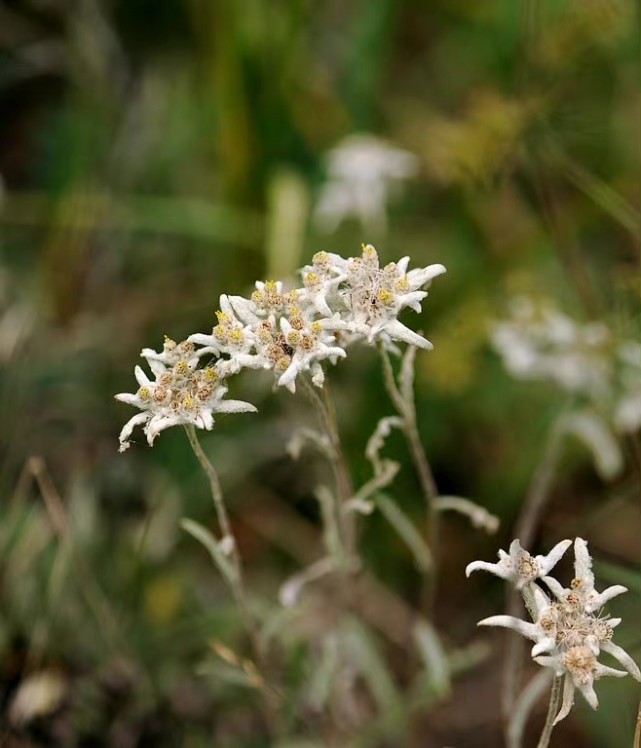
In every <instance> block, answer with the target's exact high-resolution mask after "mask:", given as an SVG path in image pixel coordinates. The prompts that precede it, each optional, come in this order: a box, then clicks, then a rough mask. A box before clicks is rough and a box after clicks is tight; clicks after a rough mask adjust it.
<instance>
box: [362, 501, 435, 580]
mask: <svg viewBox="0 0 641 748" xmlns="http://www.w3.org/2000/svg"><path fill="white" fill-rule="evenodd" d="M374 500H375V503H376V506H377V507H378V508H379V509H380V510H381V512H382V513H383V515H384V517H385V519H387V521H388V522H389V523H390V525H392V527H393V528H394V529H395V530H396V532H397V533H398V534H399V536H400V537H401V539H402V540H403V541H404V543H405V544H406V545H407V547H408V548H409V550H410V551H411V552H412V555H413V556H414V561H415V562H416V566H417V568H418V569H419V570H420V571H422V572H428V571H429V570H430V569H431V567H432V554H431V553H430V549H429V548H428V547H427V545H426V543H425V542H424V540H423V538H422V537H421V536H420V534H419V532H418V530H417V529H416V528H415V527H414V525H413V524H412V522H411V520H410V519H409V518H408V517H407V516H406V515H405V514H404V513H403V512H402V511H401V510H400V509H399V508H398V504H397V503H396V502H395V501H394V500H393V499H391V498H389V497H388V496H387V495H386V494H381V493H379V494H377V495H376V497H375V499H374Z"/></svg>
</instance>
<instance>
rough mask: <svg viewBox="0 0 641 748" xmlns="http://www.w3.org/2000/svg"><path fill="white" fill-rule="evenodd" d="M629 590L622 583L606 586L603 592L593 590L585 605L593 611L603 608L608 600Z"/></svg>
mask: <svg viewBox="0 0 641 748" xmlns="http://www.w3.org/2000/svg"><path fill="white" fill-rule="evenodd" d="M627 591H628V588H627V587H624V586H623V585H622V584H615V585H613V586H612V587H608V588H606V589H605V590H603V592H601V593H598V592H593V593H592V594H590V595H588V600H587V602H586V606H585V607H586V610H588V611H589V612H590V613H592V612H594V611H595V610H598V609H599V608H602V607H603V606H604V605H605V604H606V603H607V602H608V600H612V598H613V597H616V596H617V595H622V594H623V593H624V592H627Z"/></svg>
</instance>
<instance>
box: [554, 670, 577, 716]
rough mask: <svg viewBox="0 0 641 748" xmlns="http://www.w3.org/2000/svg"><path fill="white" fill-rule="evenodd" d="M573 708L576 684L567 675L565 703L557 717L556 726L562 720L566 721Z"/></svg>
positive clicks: (564, 694) (564, 687)
mask: <svg viewBox="0 0 641 748" xmlns="http://www.w3.org/2000/svg"><path fill="white" fill-rule="evenodd" d="M573 706H574V683H573V681H572V678H570V676H567V675H566V677H565V681H564V683H563V703H562V704H561V709H560V711H559V713H558V714H557V715H556V718H555V720H554V724H555V725H556V724H557V722H560V721H561V720H562V719H565V718H566V717H567V716H568V714H569V713H570V709H572V707H573Z"/></svg>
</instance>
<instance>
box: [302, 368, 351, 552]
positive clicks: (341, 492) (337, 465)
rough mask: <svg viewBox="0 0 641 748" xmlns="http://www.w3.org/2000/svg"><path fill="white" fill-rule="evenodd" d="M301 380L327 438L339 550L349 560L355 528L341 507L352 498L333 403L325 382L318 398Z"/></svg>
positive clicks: (311, 386) (303, 380)
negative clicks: (334, 486)
mask: <svg viewBox="0 0 641 748" xmlns="http://www.w3.org/2000/svg"><path fill="white" fill-rule="evenodd" d="M301 380H302V385H303V389H304V391H305V394H306V395H307V397H308V398H309V400H310V402H311V403H312V405H313V406H314V408H315V410H316V411H317V413H318V416H319V420H320V422H321V425H322V428H323V430H324V431H325V435H326V436H327V438H328V439H329V443H330V447H331V460H330V462H331V465H332V471H333V473H334V480H335V483H336V492H337V494H338V505H337V507H336V516H337V522H338V527H339V532H340V536H341V544H342V546H343V549H342V550H343V553H344V556H345V558H346V559H347V560H349V559H350V558H352V556H353V555H354V553H355V550H356V548H355V546H356V528H355V524H354V518H353V514H352V513H349V512H346V511H344V508H345V504H346V503H347V502H348V501H349V500H350V499H351V498H352V496H353V495H354V488H353V485H352V479H351V475H350V472H349V468H348V467H347V463H346V461H345V455H344V453H343V448H342V445H341V440H340V433H339V430H338V422H337V419H336V409H335V407H334V401H333V399H332V396H331V392H330V390H329V384H328V382H327V380H325V384H324V386H323V396H322V397H320V396H319V394H318V392H317V391H316V389H315V387H314V385H312V384H311V383H310V382H309V381H308V380H307V379H306V378H305V377H301Z"/></svg>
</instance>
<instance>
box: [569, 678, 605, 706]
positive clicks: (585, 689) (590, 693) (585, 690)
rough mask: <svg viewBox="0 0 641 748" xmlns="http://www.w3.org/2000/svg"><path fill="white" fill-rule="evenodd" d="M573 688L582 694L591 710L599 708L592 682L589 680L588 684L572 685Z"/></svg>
mask: <svg viewBox="0 0 641 748" xmlns="http://www.w3.org/2000/svg"><path fill="white" fill-rule="evenodd" d="M574 686H575V688H578V689H579V691H581V693H582V694H583V698H584V699H585V700H586V701H587V702H588V704H589V705H590V706H591V707H592V709H598V708H599V699H598V698H597V695H596V691H595V690H594V681H592V680H590V681H589V682H588V683H576V682H575V683H574Z"/></svg>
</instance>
